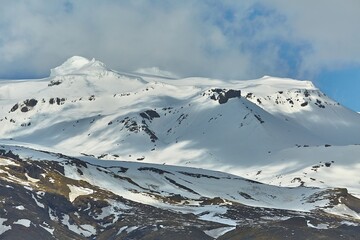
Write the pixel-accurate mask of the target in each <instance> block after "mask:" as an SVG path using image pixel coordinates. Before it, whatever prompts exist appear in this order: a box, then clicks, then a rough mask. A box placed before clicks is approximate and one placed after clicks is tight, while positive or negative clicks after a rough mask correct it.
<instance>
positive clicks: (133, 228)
mask: <svg viewBox="0 0 360 240" xmlns="http://www.w3.org/2000/svg"><path fill="white" fill-rule="evenodd" d="M138 228H139V227H137V226H132V227H129V228H127V229H126V232H127V233H131V232H132V231H135V230H136V229H138Z"/></svg>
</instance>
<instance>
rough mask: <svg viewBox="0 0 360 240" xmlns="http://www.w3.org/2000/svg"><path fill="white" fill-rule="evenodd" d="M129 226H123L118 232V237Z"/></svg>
mask: <svg viewBox="0 0 360 240" xmlns="http://www.w3.org/2000/svg"><path fill="white" fill-rule="evenodd" d="M127 227H128V226H123V227H121V228H120V229H119V231H118V232H117V234H116V236H117V235H119V234H121V233H122V232H123V231H124V230H125V229H126V228H127Z"/></svg>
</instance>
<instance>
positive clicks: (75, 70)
mask: <svg viewBox="0 0 360 240" xmlns="http://www.w3.org/2000/svg"><path fill="white" fill-rule="evenodd" d="M99 70H107V69H106V66H105V64H104V63H102V62H100V61H97V60H95V58H93V59H92V60H89V59H87V58H85V57H80V56H73V57H71V58H69V59H68V60H66V61H65V62H64V63H63V64H61V65H60V66H58V67H56V68H53V69H51V70H50V76H51V77H53V76H64V75H71V74H85V73H87V74H88V73H89V72H93V71H99Z"/></svg>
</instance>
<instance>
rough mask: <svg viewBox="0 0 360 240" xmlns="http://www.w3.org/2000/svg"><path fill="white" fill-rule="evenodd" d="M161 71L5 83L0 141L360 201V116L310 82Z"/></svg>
mask: <svg viewBox="0 0 360 240" xmlns="http://www.w3.org/2000/svg"><path fill="white" fill-rule="evenodd" d="M153 70H154V69H153ZM155 70H156V69H155ZM140 72H141V71H140ZM158 72H159V74H154V73H151V72H149V71H145V72H144V71H142V72H141V73H132V74H128V73H120V72H116V71H113V70H110V69H108V68H106V66H105V65H104V64H103V63H101V62H99V61H96V60H94V59H93V60H88V59H85V58H82V57H72V58H70V59H69V60H67V61H66V62H65V63H64V64H62V65H61V66H59V67H56V68H54V69H52V70H51V75H50V77H49V78H45V79H39V80H26V81H25V80H24V81H4V82H0V138H1V139H2V140H1V142H2V143H7V144H13V145H14V144H15V145H22V146H32V147H35V148H38V149H48V150H49V149H50V150H53V151H56V152H63V153H66V154H70V155H73V156H84V155H93V156H95V157H98V158H99V159H101V160H103V161H104V164H105V161H107V160H126V161H143V162H149V163H159V164H171V165H180V166H190V167H200V168H206V169H212V170H220V171H224V172H228V173H232V174H236V175H240V176H244V177H247V178H251V179H253V180H258V181H262V182H264V183H270V184H274V185H281V186H299V185H305V186H321V187H344V188H348V189H349V191H350V192H351V193H353V194H355V195H357V196H360V177H359V174H358V172H359V171H360V164H359V156H360V145H359V144H360V125H359V122H360V115H359V114H358V113H355V112H352V111H351V110H349V109H347V108H344V107H343V106H341V105H340V104H338V103H336V102H334V101H333V100H331V99H330V98H328V97H327V96H325V95H324V94H323V93H322V92H321V91H319V90H318V89H317V88H316V87H315V86H314V85H313V84H312V83H311V82H309V81H297V80H293V79H280V78H274V77H263V78H261V79H256V80H247V81H237V80H234V81H222V80H218V79H206V78H196V77H192V78H184V79H170V78H168V76H164V74H161V72H160V70H159V71H158ZM156 75H161V76H156ZM172 77H174V76H172ZM239 90H240V92H239Z"/></svg>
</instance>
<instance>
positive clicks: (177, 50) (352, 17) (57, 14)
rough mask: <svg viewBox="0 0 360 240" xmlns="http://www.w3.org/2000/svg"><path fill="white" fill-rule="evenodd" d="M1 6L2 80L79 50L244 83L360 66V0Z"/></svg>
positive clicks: (40, 69) (88, 0) (119, 62)
mask: <svg viewBox="0 0 360 240" xmlns="http://www.w3.org/2000/svg"><path fill="white" fill-rule="evenodd" d="M0 3H1V8H0V78H23V77H41V76H48V75H49V69H50V68H53V67H55V66H57V65H59V64H61V63H62V62H63V61H64V60H65V59H67V58H69V57H70V56H73V55H82V56H85V57H88V58H92V57H95V58H97V59H99V60H101V61H103V62H104V63H106V64H107V65H108V66H109V67H110V68H113V69H116V70H123V71H132V70H135V69H137V68H141V67H152V66H158V67H160V68H163V69H166V70H169V71H173V72H174V73H176V74H178V75H181V76H190V75H197V76H207V77H221V78H236V79H250V78H256V77H261V76H263V75H274V76H283V77H285V76H286V77H293V78H312V77H313V76H315V75H316V74H318V73H319V71H321V70H322V69H336V68H342V67H348V66H360V58H359V56H360V44H359V43H360V31H358V27H357V25H358V23H359V22H360V14H359V10H360V1H358V0H347V1H341V0H317V1H310V0H303V1H296V2H295V1H281V0H267V1H260V0H259V1H247V0H244V1H230V0H224V1H216V0H204V1H196V0H192V1H191V0H184V1H170V0H149V1H145V0H135V1H134V0H131V1H130V0H122V1H115V0H103V1H100V0H98V1H96V0H76V1H75V0H74V1H70V0H58V1H48V0H32V1H27V0H17V1H14V0H0Z"/></svg>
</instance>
